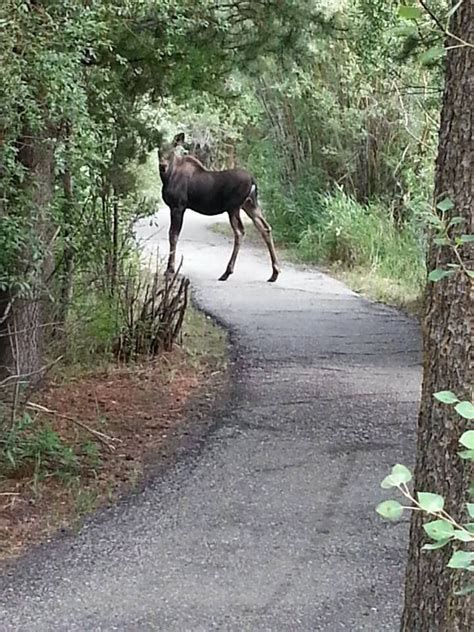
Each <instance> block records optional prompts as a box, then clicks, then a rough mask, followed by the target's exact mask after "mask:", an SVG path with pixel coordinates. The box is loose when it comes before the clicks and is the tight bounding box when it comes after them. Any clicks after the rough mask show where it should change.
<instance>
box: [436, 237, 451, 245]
mask: <svg viewBox="0 0 474 632" xmlns="http://www.w3.org/2000/svg"><path fill="white" fill-rule="evenodd" d="M433 241H434V243H435V244H436V245H437V246H449V245H450V244H451V242H450V241H449V239H448V238H447V237H435V238H434V239H433Z"/></svg>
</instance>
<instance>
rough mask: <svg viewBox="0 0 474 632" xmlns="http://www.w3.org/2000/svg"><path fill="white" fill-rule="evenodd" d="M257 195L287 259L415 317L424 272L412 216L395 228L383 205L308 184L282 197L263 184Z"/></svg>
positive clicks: (420, 234)
mask: <svg viewBox="0 0 474 632" xmlns="http://www.w3.org/2000/svg"><path fill="white" fill-rule="evenodd" d="M262 189H263V190H262V198H263V205H264V207H265V212H266V214H267V216H268V218H269V220H270V222H271V224H272V227H273V231H274V236H275V240H276V241H277V242H279V244H280V246H283V247H287V248H288V250H289V253H290V255H291V256H292V258H295V259H296V260H298V261H301V262H305V263H317V264H320V265H323V266H325V267H328V268H329V269H330V270H331V272H333V273H334V274H336V275H337V276H338V277H341V278H342V279H343V280H344V281H345V282H347V283H348V285H350V286H351V287H352V288H353V289H354V290H356V291H361V292H363V293H365V294H367V295H368V296H370V297H372V298H374V299H376V300H380V301H383V302H385V303H388V304H392V305H396V306H398V307H404V308H408V309H410V310H411V311H417V309H418V305H419V301H420V297H421V294H422V291H423V286H424V281H425V278H426V268H425V237H424V230H423V227H422V222H421V221H419V220H417V219H416V218H417V214H416V212H412V213H411V214H410V219H408V220H407V219H406V220H404V221H399V222H397V221H396V219H395V213H394V211H393V209H392V208H390V206H389V205H388V204H387V203H386V202H383V201H371V202H370V203H368V204H360V203H359V202H357V201H356V200H354V198H352V197H351V196H349V195H347V194H346V193H345V192H344V191H343V190H341V189H334V190H333V191H329V192H325V193H321V192H320V191H319V190H318V188H317V183H316V182H313V181H312V180H311V178H308V180H307V181H305V183H304V184H302V185H300V186H298V187H294V188H293V189H291V191H289V192H288V193H287V194H283V193H282V189H281V187H280V186H279V185H275V184H274V183H272V184H270V185H268V184H267V183H266V182H265V181H264V182H263V186H262Z"/></svg>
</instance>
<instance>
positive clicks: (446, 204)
mask: <svg viewBox="0 0 474 632" xmlns="http://www.w3.org/2000/svg"><path fill="white" fill-rule="evenodd" d="M436 207H437V208H439V210H440V211H442V212H443V213H445V212H446V211H450V210H451V209H453V208H454V202H453V201H452V200H451V199H450V198H448V197H446V198H444V199H443V200H441V202H438V204H437V205H436Z"/></svg>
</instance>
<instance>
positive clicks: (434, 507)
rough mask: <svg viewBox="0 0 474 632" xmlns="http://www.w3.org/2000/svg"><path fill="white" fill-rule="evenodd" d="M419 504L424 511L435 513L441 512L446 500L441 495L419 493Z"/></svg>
mask: <svg viewBox="0 0 474 632" xmlns="http://www.w3.org/2000/svg"><path fill="white" fill-rule="evenodd" d="M417 497H418V503H419V504H420V507H421V508H422V509H423V510H424V511H428V512H430V513H434V512H435V511H441V510H442V509H443V507H444V498H443V497H442V496H439V494H430V493H429V492H418V494H417Z"/></svg>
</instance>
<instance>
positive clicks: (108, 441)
mask: <svg viewBox="0 0 474 632" xmlns="http://www.w3.org/2000/svg"><path fill="white" fill-rule="evenodd" d="M25 408H27V409H28V410H34V411H35V412H38V413H44V414H46V415H52V416H54V417H59V418H60V419H65V420H66V421H70V422H71V423H73V424H75V425H76V426H79V428H82V429H83V430H86V431H87V432H89V433H90V434H91V435H93V436H94V437H95V438H96V439H97V440H98V441H100V442H101V443H103V444H104V445H105V446H106V447H107V449H108V450H110V451H111V452H113V451H114V450H115V446H114V444H113V443H112V442H113V441H120V439H116V438H114V437H110V436H109V435H106V434H104V433H103V432H100V431H99V430H94V428H91V427H90V426H88V425H87V424H85V423H84V422H83V421H79V419H75V418H74V417H70V416H69V415H64V414H63V413H59V412H58V411H57V410H51V409H50V408H46V407H45V406H41V404H35V403H34V402H27V403H26V404H25Z"/></svg>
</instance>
